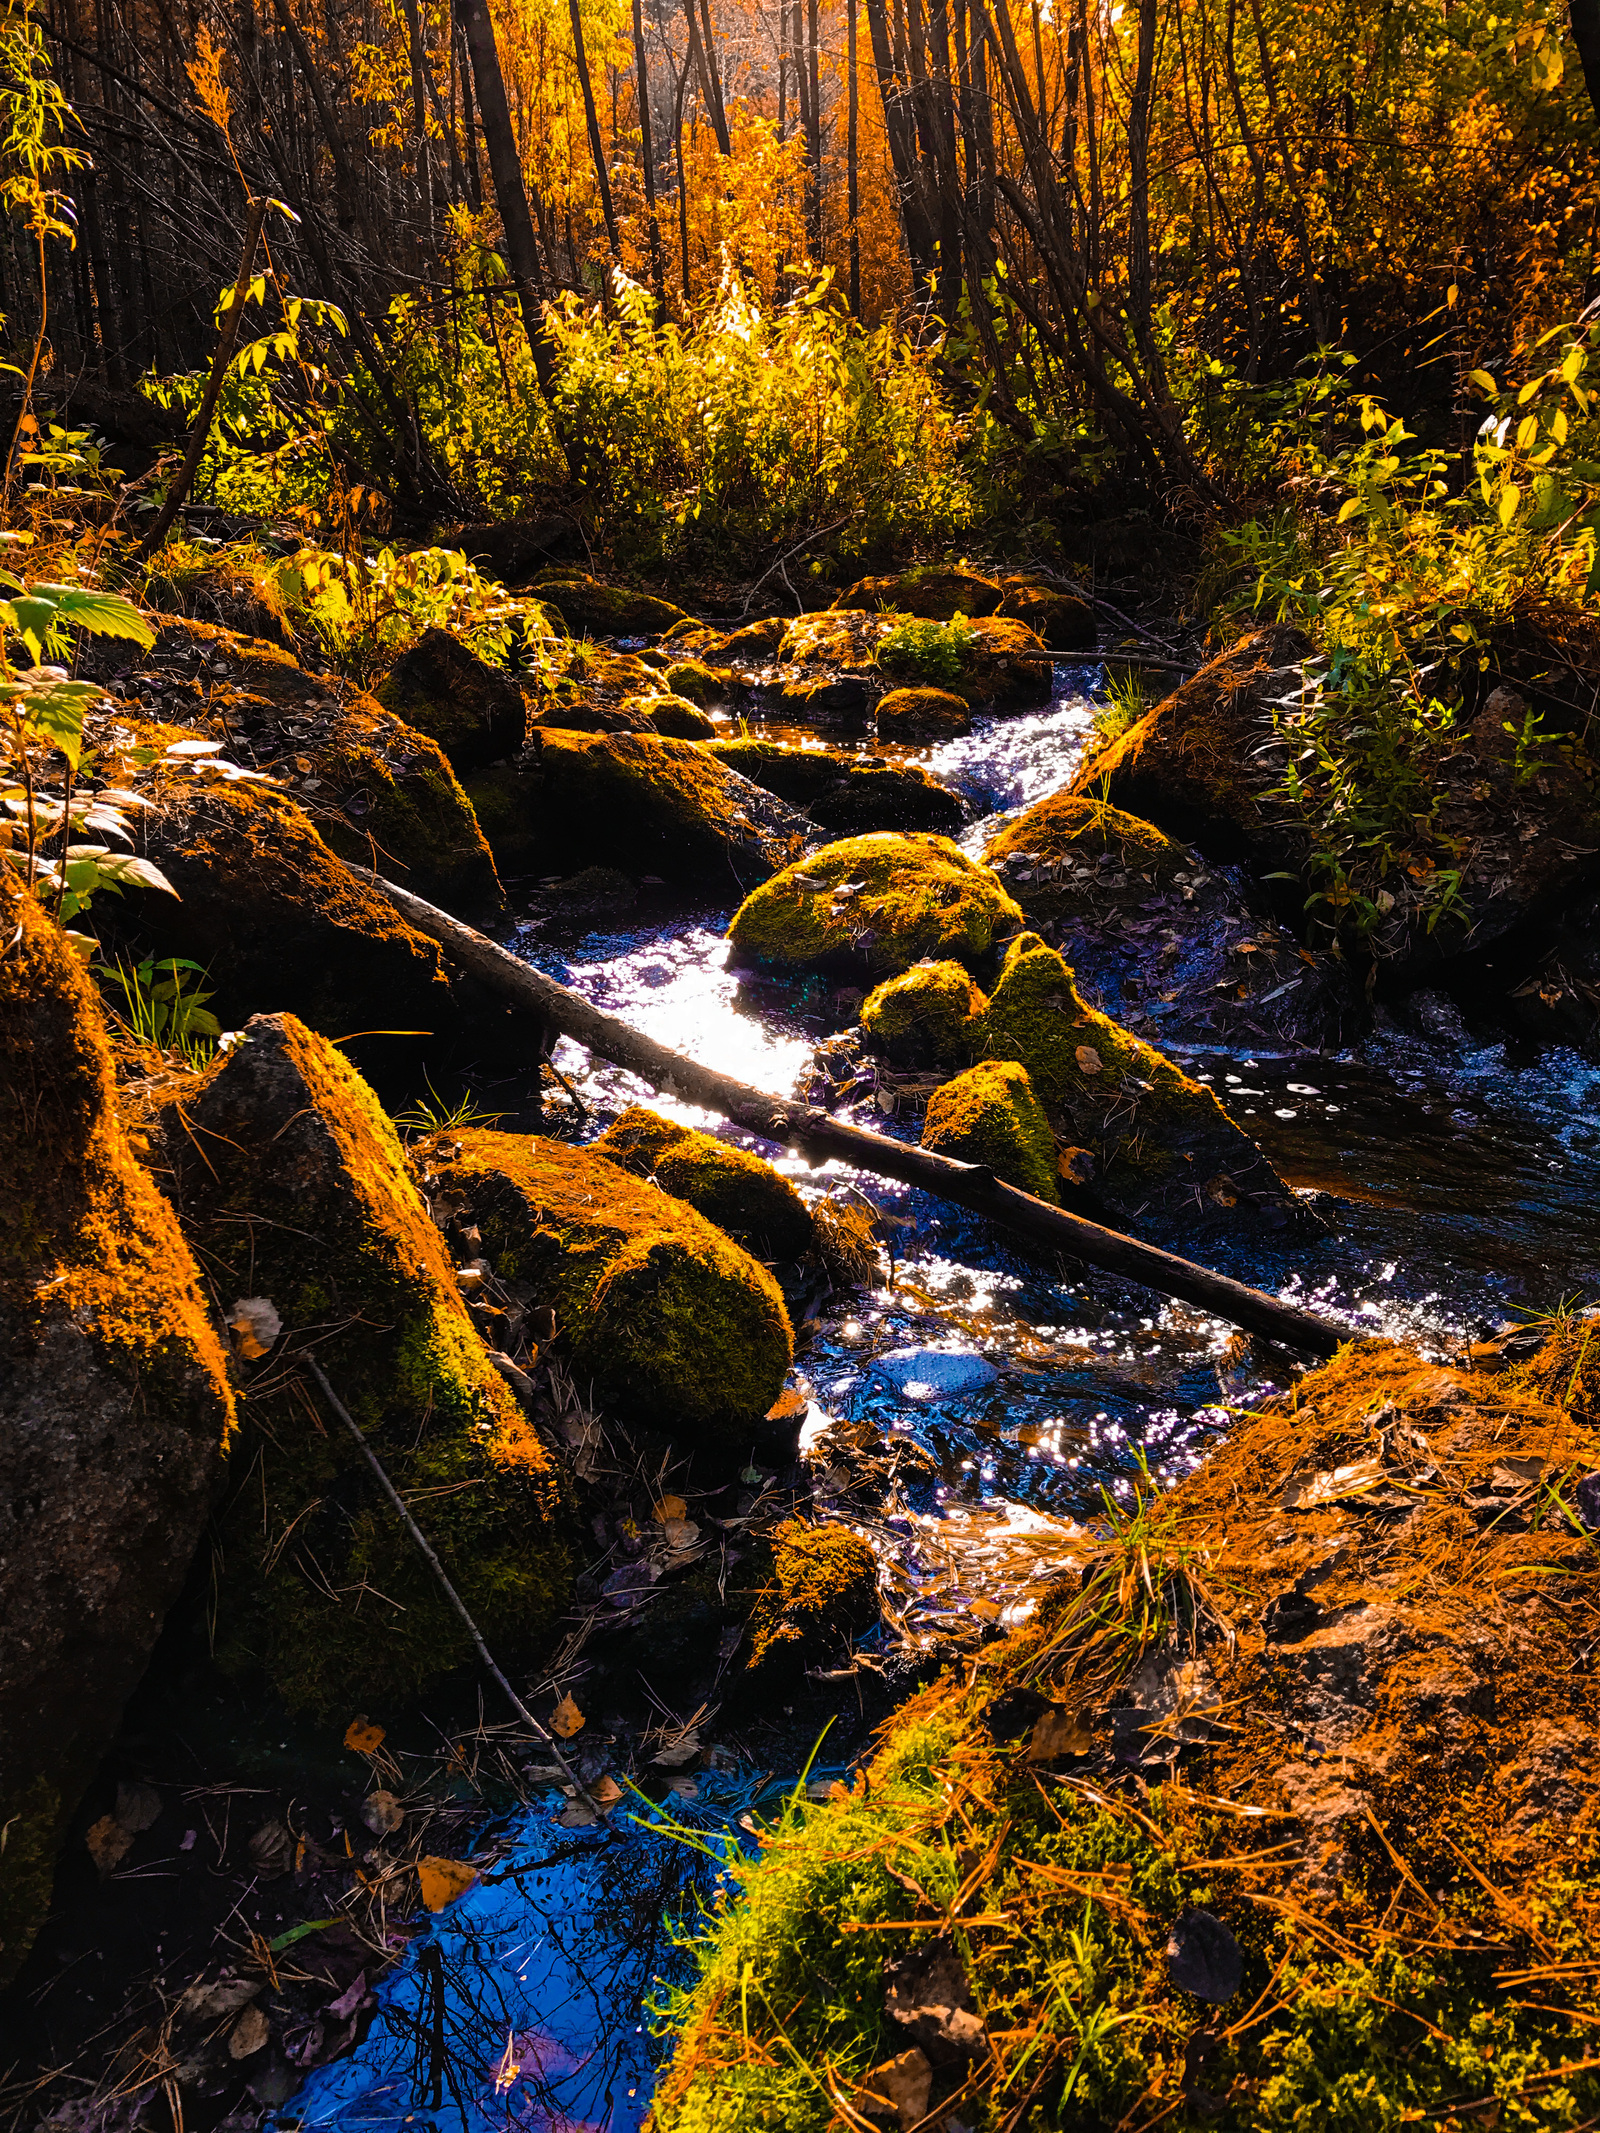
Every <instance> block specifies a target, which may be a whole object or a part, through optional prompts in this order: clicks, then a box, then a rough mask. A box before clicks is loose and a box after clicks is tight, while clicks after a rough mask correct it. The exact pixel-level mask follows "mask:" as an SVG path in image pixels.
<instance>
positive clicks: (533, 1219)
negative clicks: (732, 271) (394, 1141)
mask: <svg viewBox="0 0 1600 2133" xmlns="http://www.w3.org/2000/svg"><path fill="white" fill-rule="evenodd" d="M451 1145H452V1146H456V1147H458V1148H459V1151H460V1152H459V1154H457V1155H454V1156H451V1157H450V1158H449V1159H448V1160H446V1159H445V1158H444V1157H443V1156H442V1155H441V1156H440V1157H439V1158H438V1161H439V1164H440V1168H439V1178H440V1184H441V1188H442V1189H443V1191H444V1192H445V1193H446V1194H447V1195H448V1196H449V1197H450V1198H451V1199H452V1200H456V1201H460V1202H463V1203H464V1204H465V1205H466V1207H467V1208H468V1209H469V1211H470V1215H471V1219H472V1220H473V1221H475V1222H476V1224H477V1226H478V1228H479V1230H480V1232H481V1234H482V1236H483V1240H484V1246H485V1249H486V1251H487V1253H488V1255H489V1257H490V1259H491V1261H492V1263H493V1264H494V1266H495V1268H496V1271H497V1272H498V1273H499V1274H500V1275H501V1276H502V1278H503V1279H505V1280H507V1281H515V1282H517V1283H520V1284H522V1285H524V1286H525V1287H526V1288H527V1289H529V1290H530V1292H531V1294H532V1298H533V1301H534V1302H535V1303H536V1304H541V1305H544V1304H547V1305H549V1306H550V1307H551V1308H552V1309H553V1310H554V1312H555V1315H556V1327H557V1337H558V1339H559V1340H560V1341H561V1343H562V1349H563V1352H564V1353H565V1355H566V1358H567V1360H568V1362H569V1364H570V1367H571V1369H572V1371H573V1374H574V1376H575V1378H576V1379H577V1381H578V1383H579V1384H580V1385H581V1386H583V1387H584V1388H585V1390H586V1391H587V1390H588V1389H589V1388H590V1387H591V1386H592V1388H593V1394H594V1398H595V1400H596V1402H597V1403H598V1405H599V1406H600V1408H601V1410H602V1411H603V1412H605V1413H608V1414H614V1415H616V1416H617V1417H618V1418H619V1420H622V1421H624V1422H628V1423H632V1424H641V1425H646V1426H649V1427H651V1428H654V1429H660V1430H665V1431H667V1432H669V1433H670V1434H673V1435H677V1436H681V1437H683V1438H685V1439H687V1440H690V1441H710V1442H715V1443H722V1444H735V1445H737V1444H742V1443H744V1442H746V1441H747V1440H748V1434H749V1431H750V1429H751V1428H752V1426H753V1425H754V1424H755V1423H756V1422H757V1421H758V1420H759V1419H760V1418H761V1417H762V1416H763V1415H765V1413H766V1412H767V1409H768V1408H769V1407H770V1406H771V1405H772V1403H773V1401H774V1400H775V1399H776V1398H777V1397H778V1394H779V1392H780V1391H781V1390H782V1388H783V1381H784V1378H785V1376H786V1375H787V1372H788V1368H789V1364H790V1361H791V1360H792V1357H793V1351H794V1341H793V1335H792V1333H791V1332H790V1328H789V1317H788V1313H787V1311H786V1310H785V1309H784V1303H783V1296H782V1293H781V1291H780V1290H779V1288H778V1285H777V1283H776V1282H775V1281H774V1280H773V1279H772V1276H771V1275H770V1274H769V1273H768V1272H767V1270H766V1268H765V1267H763V1266H761V1265H760V1264H759V1263H758V1262H757V1261H756V1260H754V1259H752V1258H751V1256H750V1255H749V1253H748V1252H746V1251H744V1250H742V1249H741V1248H740V1246H738V1245H737V1244H735V1243H734V1242H733V1240H732V1238H731V1237H729V1236H727V1235H726V1234H725V1233H724V1232H723V1231H722V1230H720V1229H718V1228H715V1227H714V1226H713V1225H712V1224H711V1223H710V1222H708V1221H707V1220H706V1219H705V1218H704V1217H703V1216H702V1215H699V1214H697V1213H696V1212H695V1210H694V1209H693V1208H692V1207H690V1206H688V1205H687V1204H686V1203H685V1202H684V1201H682V1200H679V1199H676V1198H674V1197H673V1196H672V1195H671V1194H669V1193H666V1192H663V1191H661V1190H660V1189H659V1188H658V1187H656V1186H653V1185H646V1184H643V1183H641V1182H640V1181H639V1180H638V1179H637V1178H634V1177H632V1176H630V1175H629V1174H628V1172H627V1171H625V1170H623V1169H622V1168H621V1167H620V1166H619V1165H618V1164H616V1163H615V1162H608V1161H606V1160H605V1158H604V1157H602V1156H599V1155H596V1154H595V1153H594V1152H593V1151H592V1150H590V1149H586V1148H570V1147H567V1146H565V1145H564V1144H563V1143H561V1142H559V1141H546V1140H537V1139H535V1138H533V1137H532V1136H531V1135H523V1134H513V1133H489V1132H477V1131H474V1132H468V1133H461V1134H457V1135H453V1136H452V1140H451Z"/></svg>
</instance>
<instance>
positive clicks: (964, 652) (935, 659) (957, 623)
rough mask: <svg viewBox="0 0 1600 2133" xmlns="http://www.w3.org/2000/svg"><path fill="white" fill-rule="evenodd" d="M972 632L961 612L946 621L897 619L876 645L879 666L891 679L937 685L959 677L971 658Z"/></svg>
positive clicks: (910, 683)
mask: <svg viewBox="0 0 1600 2133" xmlns="http://www.w3.org/2000/svg"><path fill="white" fill-rule="evenodd" d="M973 642H974V637H973V632H972V630H971V628H970V626H969V625H968V622H967V618H966V616H965V615H963V614H959V613H958V614H955V615H953V616H952V617H951V619H950V620H949V621H948V622H919V621H913V620H911V619H909V618H908V619H907V620H906V621H904V622H898V623H896V625H895V627H894V628H893V629H892V630H890V631H889V633H888V635H887V636H886V637H885V638H884V639H883V640H882V642H881V643H880V644H879V646H878V666H879V668H880V670H881V671H882V672H883V673H884V674H886V675H887V676H888V678H889V679H890V681H892V682H898V683H900V684H902V685H915V686H917V687H921V688H938V687H939V686H940V685H941V684H948V683H950V682H953V681H958V680H959V679H960V678H961V676H962V675H963V674H964V673H965V672H966V670H967V667H968V665H969V663H970V659H971V647H972V644H973Z"/></svg>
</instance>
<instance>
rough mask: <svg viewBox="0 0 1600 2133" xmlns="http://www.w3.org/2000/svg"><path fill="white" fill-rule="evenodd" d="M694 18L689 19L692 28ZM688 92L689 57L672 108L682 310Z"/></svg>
mask: <svg viewBox="0 0 1600 2133" xmlns="http://www.w3.org/2000/svg"><path fill="white" fill-rule="evenodd" d="M693 21H694V18H693V17H692V16H691V17H690V26H691V28H692V27H693ZM688 92H689V56H688V54H687V53H686V54H685V55H684V61H683V72H682V73H681V74H680V75H679V76H678V93H677V95H676V97H675V98H674V99H673V106H672V142H673V152H674V154H675V155H676V157H677V162H678V261H679V270H680V273H681V275H682V279H683V308H684V310H685V311H686V312H687V310H688V308H689V185H688V180H687V179H686V177H685V176H684V169H683V107H684V103H685V101H686V99H687V97H688Z"/></svg>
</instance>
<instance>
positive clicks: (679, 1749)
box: [650, 1733, 700, 1770]
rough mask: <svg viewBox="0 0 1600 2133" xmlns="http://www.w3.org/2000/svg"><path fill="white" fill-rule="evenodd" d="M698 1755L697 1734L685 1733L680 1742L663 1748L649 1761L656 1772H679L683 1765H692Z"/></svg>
mask: <svg viewBox="0 0 1600 2133" xmlns="http://www.w3.org/2000/svg"><path fill="white" fill-rule="evenodd" d="M699 1753H700V1736H699V1734H698V1733H686V1734H685V1735H684V1737H683V1739H682V1740H680V1741H674V1742H673V1744H672V1746H671V1747H670V1748H663V1749H661V1750H660V1751H659V1753H657V1754H655V1755H652V1756H651V1758H650V1760H651V1762H652V1763H653V1764H654V1765H655V1767H656V1768H657V1769H658V1770H681V1769H682V1768H683V1766H684V1764H685V1763H692V1762H693V1761H694V1759H695V1757H696V1756H697V1755H698V1754H699Z"/></svg>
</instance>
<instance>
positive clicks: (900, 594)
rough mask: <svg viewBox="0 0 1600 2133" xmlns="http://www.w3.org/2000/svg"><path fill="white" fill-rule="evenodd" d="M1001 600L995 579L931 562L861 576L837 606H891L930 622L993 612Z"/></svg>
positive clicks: (897, 612) (842, 594) (890, 607)
mask: <svg viewBox="0 0 1600 2133" xmlns="http://www.w3.org/2000/svg"><path fill="white" fill-rule="evenodd" d="M1000 600H1001V588H1000V586H999V585H998V584H997V583H996V582H995V580H994V579H993V578H984V577H980V576H979V575H978V574H977V572H976V571H972V570H961V569H952V568H946V567H944V566H941V565H938V564H929V565H925V566H924V567H923V568H922V569H921V570H906V571H901V572H900V573H899V574H898V575H896V576H892V577H886V578H860V579H858V580H857V582H856V583H855V584H854V585H852V586H851V587H850V590H849V591H848V592H843V593H841V594H840V595H839V598H838V600H837V601H836V602H835V605H836V606H838V607H859V608H865V609H866V610H867V611H868V613H871V612H873V611H874V610H881V609H889V610H892V611H893V612H894V613H896V614H901V615H916V616H918V617H920V618H921V619H922V620H923V621H927V622H948V621H949V620H950V618H951V616H952V615H992V614H993V613H994V612H995V610H996V609H997V608H998V607H999V605H1000Z"/></svg>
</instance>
